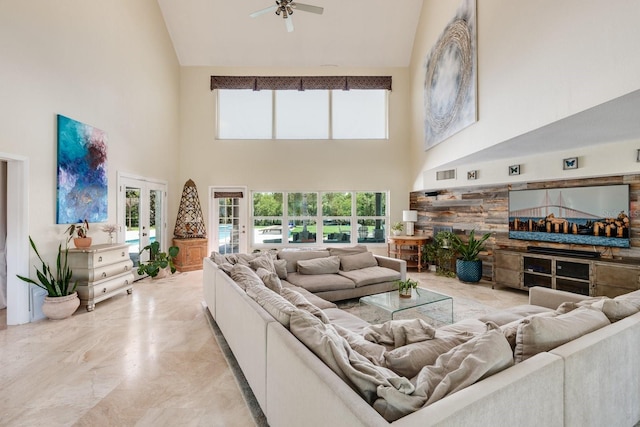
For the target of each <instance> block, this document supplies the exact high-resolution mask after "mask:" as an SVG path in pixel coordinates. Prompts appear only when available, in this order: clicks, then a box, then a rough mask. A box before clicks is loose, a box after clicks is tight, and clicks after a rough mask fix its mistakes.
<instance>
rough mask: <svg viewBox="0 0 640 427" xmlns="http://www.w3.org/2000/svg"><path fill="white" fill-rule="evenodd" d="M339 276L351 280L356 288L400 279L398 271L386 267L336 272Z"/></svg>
mask: <svg viewBox="0 0 640 427" xmlns="http://www.w3.org/2000/svg"><path fill="white" fill-rule="evenodd" d="M338 274H339V275H340V276H343V277H345V278H348V279H349V280H351V281H352V282H353V283H354V284H355V287H356V288H359V287H360V286H366V285H373V284H374V283H383V282H393V281H394V280H400V278H401V277H402V276H401V274H400V272H399V271H396V270H392V269H390V268H387V267H367V268H362V269H360V270H353V271H338Z"/></svg>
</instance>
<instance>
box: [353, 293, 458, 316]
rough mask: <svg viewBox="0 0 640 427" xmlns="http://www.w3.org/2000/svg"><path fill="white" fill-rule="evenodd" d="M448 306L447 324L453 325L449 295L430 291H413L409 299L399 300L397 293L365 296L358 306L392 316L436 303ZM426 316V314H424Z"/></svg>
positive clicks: (451, 303) (451, 299) (451, 300)
mask: <svg viewBox="0 0 640 427" xmlns="http://www.w3.org/2000/svg"><path fill="white" fill-rule="evenodd" d="M447 302H448V306H449V316H448V319H450V321H449V323H453V298H452V297H450V296H449V295H445V294H441V293H438V292H434V291H430V290H428V289H424V288H418V289H414V290H413V291H412V294H411V298H400V295H399V293H398V291H397V290H396V291H390V292H384V293H381V294H375V295H367V296H365V297H362V298H360V304H366V305H372V306H375V307H378V308H381V309H383V310H385V311H387V312H389V313H391V319H392V320H393V316H394V315H395V314H397V313H399V312H401V311H404V310H410V309H414V308H418V307H425V306H429V305H432V304H436V303H447ZM425 314H426V315H427V316H428V315H429V314H428V313H425ZM438 320H439V319H438Z"/></svg>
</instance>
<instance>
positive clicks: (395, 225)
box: [391, 222, 404, 231]
mask: <svg viewBox="0 0 640 427" xmlns="http://www.w3.org/2000/svg"><path fill="white" fill-rule="evenodd" d="M403 228H404V224H403V223H401V222H394V223H393V225H392V226H391V229H392V230H394V231H402V229H403Z"/></svg>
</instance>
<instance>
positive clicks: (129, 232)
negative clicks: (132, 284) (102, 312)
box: [117, 174, 167, 279]
mask: <svg viewBox="0 0 640 427" xmlns="http://www.w3.org/2000/svg"><path fill="white" fill-rule="evenodd" d="M117 210H118V212H117V217H118V224H119V225H120V227H119V230H118V242H125V243H126V244H127V245H128V246H129V257H130V258H131V260H132V261H133V265H134V271H136V267H137V266H138V265H139V264H140V262H141V261H142V262H146V261H148V260H149V251H144V252H143V253H142V254H141V253H140V251H142V249H143V248H144V247H145V246H147V245H149V244H150V243H152V242H156V241H157V242H160V249H161V250H166V249H167V220H166V216H167V184H166V182H162V181H154V180H151V179H146V178H140V177H132V176H127V175H122V174H119V175H118V209H117ZM135 274H136V279H138V278H139V276H138V275H137V272H136V273H135Z"/></svg>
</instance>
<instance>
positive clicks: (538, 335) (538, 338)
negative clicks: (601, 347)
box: [514, 307, 610, 363]
mask: <svg viewBox="0 0 640 427" xmlns="http://www.w3.org/2000/svg"><path fill="white" fill-rule="evenodd" d="M609 324H610V322H609V319H607V316H605V315H604V314H603V313H602V312H601V311H600V310H595V309H592V308H589V307H579V308H577V309H575V310H573V311H570V312H569V313H566V314H561V315H559V316H557V317H540V316H537V317H532V318H530V319H523V320H522V322H521V323H520V324H519V325H518V332H517V334H516V348H515V351H514V357H515V361H516V363H520V362H522V361H524V360H527V359H528V358H530V357H532V356H534V355H536V354H538V353H542V352H544V351H549V350H551V349H554V348H556V347H558V346H561V345H562V344H565V343H568V342H569V341H573V340H574V339H576V338H579V337H581V336H583V335H586V334H588V333H589V332H592V331H595V330H597V329H600V328H602V327H604V326H606V325H609Z"/></svg>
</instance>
